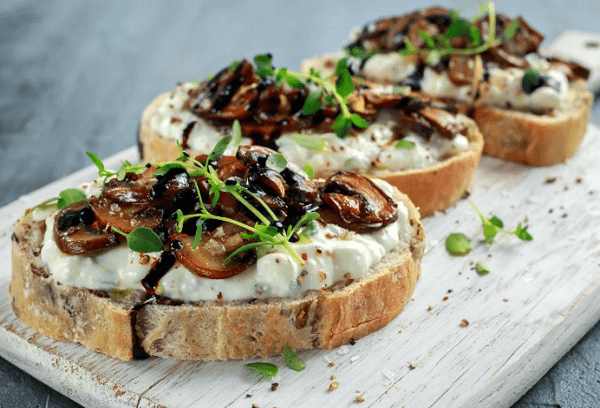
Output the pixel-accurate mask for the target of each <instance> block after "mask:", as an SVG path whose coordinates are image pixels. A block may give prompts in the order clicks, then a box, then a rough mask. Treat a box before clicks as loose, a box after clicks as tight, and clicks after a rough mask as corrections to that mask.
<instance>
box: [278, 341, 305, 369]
mask: <svg viewBox="0 0 600 408" xmlns="http://www.w3.org/2000/svg"><path fill="white" fill-rule="evenodd" d="M283 359H284V360H285V365H286V366H288V367H289V368H290V369H292V370H294V371H302V370H304V369H305V368H306V364H304V362H303V361H302V360H301V359H300V357H298V355H297V354H296V353H294V350H292V349H291V348H290V347H289V346H285V347H284V348H283Z"/></svg>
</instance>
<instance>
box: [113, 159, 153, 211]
mask: <svg viewBox="0 0 600 408" xmlns="http://www.w3.org/2000/svg"><path fill="white" fill-rule="evenodd" d="M156 169H157V168H156V167H151V168H148V169H146V170H145V171H144V172H143V173H142V174H135V173H127V174H126V175H125V178H123V180H117V179H116V178H113V179H110V180H108V181H107V182H106V184H105V186H104V189H103V190H102V196H103V197H105V198H106V199H108V200H110V201H112V202H114V203H118V204H145V203H149V202H150V201H152V197H151V196H150V192H151V191H152V184H154V182H153V180H154V176H153V174H154V172H155V171H156Z"/></svg>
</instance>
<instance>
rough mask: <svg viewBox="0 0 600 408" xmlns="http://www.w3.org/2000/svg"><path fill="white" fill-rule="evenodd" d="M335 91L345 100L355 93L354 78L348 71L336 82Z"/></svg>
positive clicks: (341, 74)
mask: <svg viewBox="0 0 600 408" xmlns="http://www.w3.org/2000/svg"><path fill="white" fill-rule="evenodd" d="M335 89H336V91H337V93H338V94H340V95H341V97H342V98H344V99H346V98H347V97H348V95H350V94H351V93H352V92H354V82H352V77H351V76H350V73H349V72H348V71H347V70H346V71H344V72H342V73H340V74H339V76H338V79H337V81H335Z"/></svg>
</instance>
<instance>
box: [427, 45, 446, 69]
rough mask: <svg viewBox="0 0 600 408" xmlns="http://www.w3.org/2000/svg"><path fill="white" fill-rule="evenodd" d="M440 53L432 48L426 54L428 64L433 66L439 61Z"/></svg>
mask: <svg viewBox="0 0 600 408" xmlns="http://www.w3.org/2000/svg"><path fill="white" fill-rule="evenodd" d="M441 58H442V55H441V53H440V51H439V50H437V49H434V50H431V51H429V53H428V54H427V58H426V62H427V64H428V65H430V66H435V65H437V64H438V63H439V62H440V59H441Z"/></svg>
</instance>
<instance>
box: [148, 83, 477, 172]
mask: <svg viewBox="0 0 600 408" xmlns="http://www.w3.org/2000/svg"><path fill="white" fill-rule="evenodd" d="M195 86H197V85H194V84H193V83H182V84H179V85H178V86H177V88H176V89H175V90H174V91H173V92H172V93H171V95H170V96H169V97H168V98H165V99H164V100H163V101H162V103H161V104H160V106H158V108H157V110H156V112H155V113H154V115H152V117H151V118H150V120H149V123H148V126H149V128H150V130H152V131H154V132H156V133H158V134H159V135H161V136H162V137H164V138H170V139H175V140H178V141H179V142H181V141H182V135H183V130H184V129H185V127H186V126H187V125H188V124H189V123H190V122H192V121H195V122H196V124H195V125H194V127H193V128H192V131H191V133H190V134H189V137H188V139H187V143H188V145H189V146H190V148H191V149H192V150H194V151H197V152H200V153H206V154H208V153H210V152H211V150H212V148H213V147H214V146H215V144H216V143H217V142H218V141H219V139H220V138H221V137H222V136H223V135H222V134H221V133H220V132H218V131H217V130H216V129H215V128H214V127H213V126H212V125H211V124H210V123H208V122H207V121H205V120H203V119H202V118H200V117H198V116H196V115H194V114H193V113H191V112H189V111H185V110H183V103H184V102H185V100H186V99H187V98H188V91H189V90H190V89H193V88H194V87H195ZM381 88H382V93H385V92H388V90H387V89H384V88H388V87H381ZM389 88H390V89H393V87H389ZM394 123H395V121H394V120H393V111H385V110H384V111H381V112H380V113H379V114H378V116H377V118H376V120H375V122H374V123H373V124H372V125H371V126H369V127H368V128H367V129H365V130H363V131H360V132H357V134H356V135H354V136H347V137H346V138H339V137H337V136H336V135H335V134H334V133H333V132H331V133H324V134H318V136H319V137H321V138H323V139H324V141H325V142H326V145H327V149H325V150H324V151H321V152H314V151H311V150H308V149H305V148H304V147H302V146H300V145H299V144H298V143H297V142H296V141H294V140H293V139H292V138H291V135H292V134H283V135H281V136H280V137H279V138H277V140H276V141H275V143H276V144H277V147H278V150H279V151H280V152H281V153H282V154H283V155H284V156H286V157H287V158H288V159H289V160H290V161H291V162H293V163H296V164H298V165H299V166H300V167H302V166H304V165H305V164H306V163H310V165H311V166H312V167H313V168H314V170H315V172H316V173H322V174H327V173H334V172H336V171H339V170H345V171H355V172H367V173H376V174H385V173H386V172H394V171H402V170H407V169H413V168H422V167H427V166H430V165H431V164H433V163H435V162H436V161H439V160H442V159H444V158H447V157H449V156H453V155H457V154H460V153H461V152H464V151H467V150H468V149H469V141H468V139H467V138H466V137H465V136H463V135H461V134H458V135H456V136H455V137H454V138H453V139H447V138H444V137H442V136H440V135H439V134H437V133H433V135H432V136H431V138H430V139H429V140H426V139H425V138H423V137H421V136H419V135H417V134H409V135H407V136H406V137H405V139H406V140H409V141H411V142H413V143H414V144H415V148H414V149H398V148H395V147H394V141H395V138H394V133H393V130H392V128H393V126H394ZM306 133H310V132H306ZM242 144H251V140H250V139H248V138H244V139H243V141H242ZM233 153H234V151H233V148H232V147H230V149H229V150H228V151H227V152H226V154H233Z"/></svg>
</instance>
